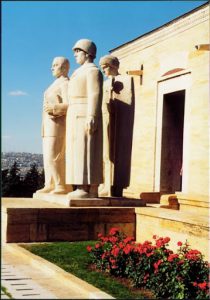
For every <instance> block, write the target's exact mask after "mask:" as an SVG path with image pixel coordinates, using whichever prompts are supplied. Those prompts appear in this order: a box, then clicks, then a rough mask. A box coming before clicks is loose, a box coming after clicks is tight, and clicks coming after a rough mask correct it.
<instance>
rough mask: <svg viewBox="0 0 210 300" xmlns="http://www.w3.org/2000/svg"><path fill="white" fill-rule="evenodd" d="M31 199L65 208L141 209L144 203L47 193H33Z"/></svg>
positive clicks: (117, 198) (124, 199) (121, 198)
mask: <svg viewBox="0 0 210 300" xmlns="http://www.w3.org/2000/svg"><path fill="white" fill-rule="evenodd" d="M33 199H36V200H42V201H47V202H50V203H55V204H61V205H64V206H66V207H105V206H109V207H110V206H112V207H125V206H127V207H142V206H146V201H144V200H140V199H131V198H125V197H99V198H78V199H75V198H70V197H69V195H68V194H63V195H51V194H49V193H35V194H33Z"/></svg>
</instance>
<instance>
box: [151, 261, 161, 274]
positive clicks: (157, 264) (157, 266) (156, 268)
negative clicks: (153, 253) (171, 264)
mask: <svg viewBox="0 0 210 300" xmlns="http://www.w3.org/2000/svg"><path fill="white" fill-rule="evenodd" d="M161 263H162V259H159V260H158V261H157V262H156V263H154V265H153V266H154V268H155V271H156V272H157V270H158V268H159V265H160V264H161ZM156 272H155V273H156Z"/></svg>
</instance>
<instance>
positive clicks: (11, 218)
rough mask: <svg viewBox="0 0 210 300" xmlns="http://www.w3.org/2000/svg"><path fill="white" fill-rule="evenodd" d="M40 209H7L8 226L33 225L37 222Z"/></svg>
mask: <svg viewBox="0 0 210 300" xmlns="http://www.w3.org/2000/svg"><path fill="white" fill-rule="evenodd" d="M38 211H39V210H38V209H34V208H7V216H8V219H7V222H8V224H31V223H36V222H37V215H38Z"/></svg>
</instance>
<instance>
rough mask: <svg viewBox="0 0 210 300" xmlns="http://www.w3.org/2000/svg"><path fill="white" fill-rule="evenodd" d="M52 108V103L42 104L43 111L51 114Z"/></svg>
mask: <svg viewBox="0 0 210 300" xmlns="http://www.w3.org/2000/svg"><path fill="white" fill-rule="evenodd" d="M53 109H54V105H53V104H49V103H45V104H44V111H45V112H46V113H48V114H53Z"/></svg>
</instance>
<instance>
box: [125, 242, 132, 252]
mask: <svg viewBox="0 0 210 300" xmlns="http://www.w3.org/2000/svg"><path fill="white" fill-rule="evenodd" d="M131 250H132V246H131V245H129V244H127V245H126V246H125V248H124V249H123V252H124V253H125V254H129V253H130V252H131Z"/></svg>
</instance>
